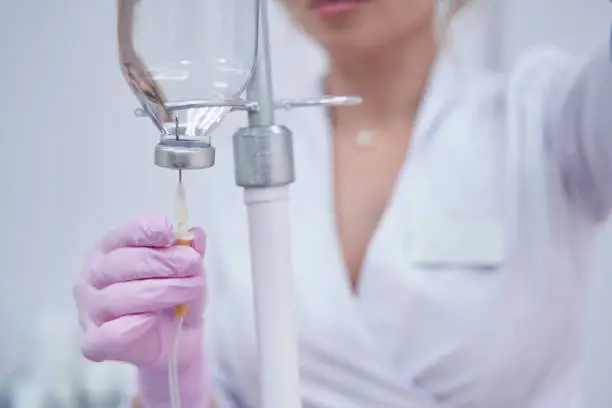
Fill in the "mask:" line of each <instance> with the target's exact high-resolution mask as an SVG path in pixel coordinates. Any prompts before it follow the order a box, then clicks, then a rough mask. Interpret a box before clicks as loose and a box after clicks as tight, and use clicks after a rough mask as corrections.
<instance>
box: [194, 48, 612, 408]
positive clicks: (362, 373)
mask: <svg viewBox="0 0 612 408" xmlns="http://www.w3.org/2000/svg"><path fill="white" fill-rule="evenodd" d="M319 83H320V81H318V80H313V82H312V85H311V86H307V87H306V88H305V90H304V92H303V94H302V95H300V96H311V95H313V94H320V93H321V89H320V87H319V86H318V84H319ZM611 102H612V66H611V64H610V60H609V53H608V48H607V47H606V48H605V49H602V51H601V52H600V53H598V54H596V55H594V56H593V57H592V58H590V59H588V60H587V61H586V62H585V61H581V62H576V61H573V60H572V59H571V58H568V57H567V56H566V55H565V54H563V53H562V52H561V51H557V50H551V49H543V50H537V51H534V52H532V53H529V54H527V55H525V56H524V57H523V58H522V59H521V60H520V61H519V62H518V63H517V64H516V66H515V67H514V68H513V69H512V70H511V72H510V73H509V74H507V75H498V74H494V73H490V72H487V71H486V70H484V69H472V68H467V69H466V67H465V66H464V65H462V64H461V63H457V61H456V60H455V59H454V58H453V57H452V54H451V55H450V56H448V55H446V53H444V54H443V55H441V56H440V58H439V60H438V62H437V65H436V69H435V72H434V74H433V75H432V77H431V80H430V85H429V88H428V92H427V96H426V99H425V101H424V103H423V106H422V110H421V112H420V115H419V117H418V121H417V124H416V128H415V130H414V134H413V143H412V148H411V150H410V153H409V155H408V157H407V158H406V161H405V165H404V167H403V169H402V171H401V174H400V175H399V179H398V181H397V185H396V189H395V192H394V194H393V196H392V198H391V201H390V203H389V206H388V208H387V210H386V212H385V213H384V216H383V218H382V220H381V222H380V225H379V227H378V229H377V231H376V233H375V235H374V238H373V240H372V242H371V245H370V247H369V249H368V251H367V255H366V258H365V262H364V265H363V272H362V281H361V287H360V292H359V295H358V296H354V295H353V294H352V293H351V291H350V289H349V284H348V281H347V278H346V272H345V267H344V264H343V262H342V257H341V253H340V248H339V243H338V238H337V235H336V232H335V228H334V218H333V203H332V200H333V197H332V191H333V188H332V151H331V148H332V144H331V140H330V139H331V137H332V135H331V133H330V129H329V126H328V125H329V124H328V121H327V118H326V114H325V112H324V110H323V109H316V108H311V109H303V110H296V111H294V112H289V113H288V114H284V113H283V114H282V115H281V114H279V116H278V119H279V122H281V123H284V124H286V125H287V126H289V127H290V128H291V129H292V130H293V132H294V142H295V155H296V161H297V164H296V167H297V175H298V177H297V182H296V183H295V184H294V185H293V186H292V188H291V200H292V201H291V214H292V222H293V225H292V228H293V237H292V239H293V242H292V245H293V256H294V271H293V273H294V275H295V303H296V309H297V314H298V331H299V339H300V340H299V352H300V365H301V374H302V376H301V386H302V394H303V395H302V396H303V401H304V407H305V408H450V407H455V408H459V407H470V408H579V407H582V405H581V386H580V382H581V359H580V355H579V349H580V342H581V323H582V319H583V313H584V307H583V302H584V298H585V294H584V289H585V283H586V280H587V278H588V276H587V275H588V274H587V268H586V267H585V265H584V261H585V258H586V255H587V254H588V250H589V249H590V246H591V241H592V238H593V235H594V233H595V229H596V227H597V225H598V223H599V222H600V221H602V220H603V219H604V218H605V217H606V216H607V215H608V213H609V210H610V205H611V202H612V182H610V179H611V178H612V137H610V132H611V131H612V115H610V112H609V109H610V108H609V107H610V106H611ZM216 142H217V144H218V145H219V144H220V146H219V149H218V160H217V165H216V167H215V168H213V169H212V170H210V171H209V172H206V173H205V174H204V175H203V176H202V183H203V184H202V185H201V186H200V185H199V186H198V187H197V188H198V189H199V188H200V187H201V188H203V189H205V191H208V192H209V193H208V197H209V198H208V199H207V200H206V202H205V203H203V205H202V206H201V207H198V209H197V212H198V213H200V215H198V216H196V218H199V217H201V218H199V219H201V220H202V221H203V224H204V225H203V227H204V228H205V229H206V230H207V232H208V245H209V250H208V254H207V257H206V265H207V276H208V279H209V286H210V290H209V296H210V302H209V305H208V309H207V312H206V316H207V317H206V321H207V329H208V334H207V343H208V344H207V345H208V346H210V349H209V355H210V357H211V361H210V363H211V367H212V370H213V374H214V379H215V388H216V393H217V396H216V397H217V399H218V400H219V403H220V406H221V408H251V407H256V405H257V389H258V386H257V372H258V368H257V356H256V344H255V334H254V315H253V307H252V298H251V296H252V289H251V277H250V265H249V252H248V251H249V249H248V233H247V219H246V212H245V209H244V206H243V201H242V191H241V189H239V188H236V187H235V185H234V182H233V159H232V156H231V147H230V145H229V144H230V143H231V141H230V137H229V136H224V137H217V138H216ZM224 144H225V146H223V145H224Z"/></svg>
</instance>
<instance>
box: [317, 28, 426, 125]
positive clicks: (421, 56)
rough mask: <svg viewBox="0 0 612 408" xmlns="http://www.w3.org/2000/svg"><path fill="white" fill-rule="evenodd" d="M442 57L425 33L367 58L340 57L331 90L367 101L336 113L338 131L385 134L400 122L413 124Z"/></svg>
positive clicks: (334, 66) (331, 77) (333, 67)
mask: <svg viewBox="0 0 612 408" xmlns="http://www.w3.org/2000/svg"><path fill="white" fill-rule="evenodd" d="M426 31H427V30H426ZM432 31H433V30H432ZM436 53H437V46H436V38H435V35H434V33H433V32H424V33H423V34H422V35H420V36H418V37H416V36H415V35H414V33H413V35H411V38H410V39H409V40H404V41H402V42H397V43H395V44H390V45H389V46H388V47H385V48H379V49H377V50H376V52H372V53H369V54H367V55H364V54H360V55H356V54H357V53H356V52H355V53H353V54H351V53H348V52H347V53H345V54H343V55H340V56H337V57H336V58H334V59H333V60H332V64H331V70H330V73H329V75H328V77H327V83H326V91H327V92H329V93H331V94H335V95H350V96H360V97H362V98H363V103H362V104H361V105H359V106H356V107H350V108H336V109H334V111H333V115H332V116H333V117H332V118H333V122H334V127H336V128H337V127H342V128H350V129H353V130H357V131H359V130H363V129H373V130H378V131H383V132H384V131H387V130H388V128H389V127H396V126H395V124H397V123H398V121H399V122H400V124H401V123H405V122H406V121H412V119H414V117H415V116H416V113H417V110H418V109H419V106H420V102H421V99H422V97H423V93H424V91H425V87H426V85H427V81H428V78H429V73H430V71H431V69H432V66H433V63H434V60H435V58H436Z"/></svg>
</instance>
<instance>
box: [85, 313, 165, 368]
mask: <svg viewBox="0 0 612 408" xmlns="http://www.w3.org/2000/svg"><path fill="white" fill-rule="evenodd" d="M157 330H158V328H157V317H156V316H155V315H153V314H140V315H127V316H122V317H120V318H118V319H115V320H112V321H110V322H108V323H106V324H103V325H102V326H99V327H93V328H91V329H90V330H87V331H86V332H85V336H84V339H83V344H82V346H81V351H82V353H83V356H85V358H87V359H88V360H90V361H94V362H102V361H125V362H128V363H137V362H146V360H148V359H156V358H157V355H158V354H159V348H160V345H159V336H158V335H157ZM143 339H146V341H143Z"/></svg>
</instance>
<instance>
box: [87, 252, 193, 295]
mask: <svg viewBox="0 0 612 408" xmlns="http://www.w3.org/2000/svg"><path fill="white" fill-rule="evenodd" d="M201 267H202V257H201V255H200V254H199V253H198V252H197V251H195V250H194V249H193V248H191V247H185V246H175V247H169V248H158V249H156V248H133V247H124V248H119V249H116V250H114V251H112V252H110V253H109V254H107V255H106V256H100V257H98V258H92V260H91V261H90V264H89V282H90V284H91V285H92V286H93V287H95V288H97V289H101V288H104V287H106V286H108V285H112V284H114V283H119V282H127V281H133V280H141V279H159V278H181V277H188V276H194V275H199V274H201Z"/></svg>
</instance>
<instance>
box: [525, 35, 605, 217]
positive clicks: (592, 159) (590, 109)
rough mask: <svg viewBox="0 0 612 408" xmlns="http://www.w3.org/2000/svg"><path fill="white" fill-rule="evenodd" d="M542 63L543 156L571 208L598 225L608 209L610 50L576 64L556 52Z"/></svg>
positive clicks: (602, 50) (547, 56)
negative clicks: (545, 154)
mask: <svg viewBox="0 0 612 408" xmlns="http://www.w3.org/2000/svg"><path fill="white" fill-rule="evenodd" d="M542 61H544V62H543V64H544V65H546V68H549V69H547V71H548V72H552V74H551V75H550V76H549V77H548V78H546V79H545V80H544V83H545V90H546V91H545V92H544V93H543V100H542V104H543V107H544V109H543V112H542V114H543V118H544V120H543V126H544V128H543V129H544V137H545V140H544V143H545V148H546V151H547V152H548V153H549V154H550V158H551V160H552V161H553V163H554V164H555V166H556V169H557V170H558V174H559V176H560V181H561V183H562V187H563V191H564V193H565V194H566V197H567V199H568V202H569V203H570V205H571V206H572V208H573V209H575V210H576V211H578V212H580V213H581V214H582V215H584V216H586V217H587V218H588V219H589V220H591V221H592V222H594V223H598V222H601V221H604V220H605V219H606V218H607V217H608V215H609V213H610V209H611V208H612V63H611V59H610V45H609V44H607V45H606V46H605V47H602V48H601V49H600V50H599V51H598V52H596V53H594V54H592V55H591V57H589V58H588V59H586V61H585V60H582V61H580V62H578V63H576V62H575V61H574V60H573V59H571V58H569V57H568V56H567V55H565V54H562V53H560V52H554V53H548V55H542ZM536 82H537V81H536ZM526 92H529V91H528V90H526Z"/></svg>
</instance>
